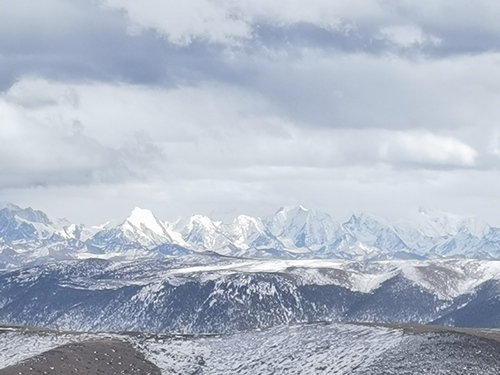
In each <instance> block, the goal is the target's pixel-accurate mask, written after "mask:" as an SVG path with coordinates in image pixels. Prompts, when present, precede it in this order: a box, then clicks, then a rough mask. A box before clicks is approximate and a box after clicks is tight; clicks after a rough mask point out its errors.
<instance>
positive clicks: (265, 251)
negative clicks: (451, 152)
mask: <svg viewBox="0 0 500 375" xmlns="http://www.w3.org/2000/svg"><path fill="white" fill-rule="evenodd" d="M206 251H209V252H216V253H219V254H222V255H227V256H236V257H247V258H248V257H250V258H280V259H304V258H332V259H352V260H384V259H429V258H442V257H465V258H478V259H496V258H499V257H500V229H499V228H495V227H491V226H490V225H488V224H487V223H485V222H484V221H482V220H481V219H478V218H473V217H461V216H457V215H452V214H446V213H443V212H439V211H436V210H429V209H420V210H419V212H418V214H417V215H416V217H415V219H414V220H411V221H405V222H389V221H387V220H385V219H383V218H379V217H376V216H372V215H369V214H366V213H359V214H354V215H352V216H351V217H350V218H348V219H347V220H345V221H336V220H334V219H333V218H332V217H331V216H330V215H328V214H326V213H324V212H321V211H318V210H310V209H306V208H304V207H302V206H299V207H282V208H280V209H279V210H278V211H277V212H276V213H274V214H273V215H271V216H269V217H266V218H263V219H261V218H258V217H251V216H247V215H239V216H237V217H236V218H235V219H234V220H233V221H231V222H227V223H226V222H222V221H216V220H212V219H211V218H209V217H207V216H203V215H193V216H190V217H187V218H184V219H181V220H178V221H177V222H175V223H168V222H165V221H162V220H160V219H159V218H157V217H156V216H155V215H154V214H153V213H152V212H151V211H149V210H145V209H141V208H135V209H134V210H133V211H132V212H131V213H130V215H129V216H128V217H126V218H125V219H122V220H112V221H109V222H107V223H105V224H103V225H99V226H93V227H86V226H84V225H78V224H72V223H70V222H68V221H67V220H65V219H54V218H50V217H49V216H47V215H46V214H44V213H43V212H41V211H37V210H33V209H31V208H25V209H23V208H20V207H18V206H15V205H5V206H3V208H2V209H0V264H1V265H2V266H1V267H2V268H12V267H18V266H22V265H24V264H31V263H33V262H37V263H40V262H44V261H50V260H51V259H52V260H57V259H81V258H89V257H101V258H111V257H115V258H116V257H118V258H124V259H131V258H148V257H149V258H154V257H158V256H161V255H165V254H170V255H172V254H189V253H192V252H206Z"/></svg>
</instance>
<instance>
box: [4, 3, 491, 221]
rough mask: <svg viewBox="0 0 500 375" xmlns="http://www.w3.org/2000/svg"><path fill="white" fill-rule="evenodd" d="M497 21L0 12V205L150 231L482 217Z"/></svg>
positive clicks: (372, 14)
mask: <svg viewBox="0 0 500 375" xmlns="http://www.w3.org/2000/svg"><path fill="white" fill-rule="evenodd" d="M499 12H500V5H498V3H497V2H496V1H492V0H491V1H490V0H481V1H479V2H476V3H474V4H471V3H470V2H466V1H461V0H460V1H451V0H440V1H437V2H436V1H430V0H429V1H427V0H424V1H413V0H404V1H386V0H368V1H362V2H361V1H357V0H355V1H348V2H345V1H344V2H342V1H329V0H328V1H327V0H312V1H309V2H307V3H306V2H304V1H300V0H291V1H287V2H283V1H273V2H269V1H263V0H253V1H250V0H248V1H247V0H243V1H238V2H231V1H228V0H217V1H214V0H197V1H194V0H186V1H182V2H175V3H174V2H172V1H171V0H162V1H160V0H144V1H141V2H137V1H134V2H133V1H128V0H123V1H116V0H79V1H74V2H68V1H63V0H43V1H39V2H36V3H32V2H30V1H28V0H19V1H16V2H15V3H14V2H10V3H9V2H3V3H1V4H0V63H1V64H2V74H1V76H0V115H1V118H2V124H1V125H0V143H1V145H2V147H1V148H0V175H1V176H2V178H1V179H0V195H1V196H2V197H3V200H14V201H16V202H17V203H21V204H22V203H23V202H26V203H27V204H28V205H30V204H32V205H35V203H30V200H31V201H33V202H34V201H36V202H38V203H40V204H41V206H40V208H44V207H45V206H44V205H46V207H50V206H51V205H53V206H54V207H55V206H57V205H58V206H60V207H61V211H62V209H63V208H66V207H68V206H71V202H72V200H73V203H74V201H75V199H76V198H75V197H81V199H82V202H85V203H81V204H80V203H78V204H80V206H79V207H80V209H81V211H82V215H88V217H92V215H95V214H92V212H91V210H89V209H88V208H87V209H86V208H85V207H86V206H89V204H88V202H94V201H96V202H100V204H101V205H103V207H104V206H105V207H107V208H106V209H107V210H109V211H112V210H118V212H123V210H125V208H123V207H125V206H128V205H130V206H132V207H133V206H135V205H141V204H143V205H145V206H147V207H150V208H154V207H155V202H160V203H158V205H159V206H160V209H161V210H163V212H164V213H165V215H166V216H168V215H170V214H169V210H172V212H179V213H181V212H182V213H192V212H197V211H200V212H204V213H210V212H212V211H214V212H219V213H224V212H232V211H231V210H233V208H235V207H236V208H237V211H238V212H241V211H245V209H248V210H249V211H248V213H254V214H259V215H260V214H264V213H267V212H269V210H272V209H274V208H275V207H276V206H280V205H283V204H300V203H302V204H305V205H310V206H313V207H319V208H321V206H323V205H324V206H325V207H330V208H331V209H332V210H337V211H339V212H348V211H353V210H370V207H372V208H375V211H377V210H381V211H383V210H384V207H385V210H392V211H393V213H394V214H396V213H397V212H401V211H402V210H403V209H404V208H403V207H406V208H407V207H408V206H409V205H411V204H413V203H415V200H416V199H417V198H413V197H415V196H418V197H419V198H418V199H422V200H421V201H419V202H417V204H422V205H427V204H434V205H436V206H441V207H443V208H445V209H446V207H444V206H443V205H441V204H439V202H447V203H446V205H448V206H449V207H451V209H452V207H453V203H455V204H456V205H457V207H462V208H463V209H464V210H472V208H473V204H472V203H470V204H469V203H466V202H475V203H476V204H477V205H481V207H484V208H483V209H480V208H478V210H482V211H483V212H486V213H488V212H489V211H490V208H491V207H490V205H489V204H487V203H485V202H486V201H487V199H490V200H491V199H493V200H495V199H497V196H496V195H495V193H494V192H493V191H492V190H491V188H490V187H489V186H490V185H491V183H490V182H489V181H490V180H492V181H496V177H495V176H496V175H495V173H496V171H497V170H498V166H499V162H500V159H499V158H500V152H499V151H498V150H499V146H498V144H499V142H498V118H500V109H499V108H500V107H499V106H498V105H497V103H498V101H499V100H500V97H499V96H500V76H499V75H498V66H499V61H500V54H499V48H500V38H499V34H500V26H499V24H498V16H499ZM13 36H14V37H13ZM470 179H476V180H477V181H474V182H473V181H469V180H470ZM101 196H102V197H105V198H100V197H101ZM9 197H11V198H9ZM58 199H60V203H59V200H58ZM45 200H47V203H44V202H45ZM104 201H106V202H104ZM141 202H142V203H141ZM370 202H371V203H370ZM417 204H416V205H417ZM389 206H390V207H389ZM269 207H272V209H269ZM391 207H392V208H391ZM86 210H87V211H86ZM127 210H128V208H127ZM452 210H453V209H452ZM77 211H78V210H76V209H75V212H77ZM85 211H86V213H85ZM472 211H473V210H472ZM375 213H377V212H375ZM379 213H381V214H383V212H379ZM77 214H79V213H78V212H77ZM102 215H103V216H106V214H102Z"/></svg>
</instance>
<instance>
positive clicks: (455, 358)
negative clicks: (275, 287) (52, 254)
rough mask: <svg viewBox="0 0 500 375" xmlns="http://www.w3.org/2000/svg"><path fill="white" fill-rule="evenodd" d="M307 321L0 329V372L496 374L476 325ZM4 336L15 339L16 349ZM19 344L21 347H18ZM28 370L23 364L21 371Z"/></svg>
mask: <svg viewBox="0 0 500 375" xmlns="http://www.w3.org/2000/svg"><path fill="white" fill-rule="evenodd" d="M411 330H412V331H411V333H409V328H408V327H407V328H405V329H402V328H396V327H378V326H361V325H351V324H308V325H297V326H290V327H277V328H272V329H268V330H263V331H248V332H242V333H239V334H236V335H227V336H226V335H222V336H212V337H196V336H182V335H168V334H138V333H132V334H111V333H110V334H104V333H101V334H94V335H86V336H82V334H78V333H76V334H72V333H58V332H55V331H43V330H25V329H23V330H21V329H19V328H15V327H3V328H1V329H0V348H1V349H2V351H0V353H1V354H0V374H2V375H11V374H16V375H17V374H19V373H24V372H26V373H43V371H47V372H48V373H51V374H68V373H71V372H75V373H95V371H94V372H92V369H97V368H99V369H100V370H101V371H102V370H104V372H105V373H106V374H115V373H117V374H135V373H142V374H152V375H153V374H155V375H156V374H160V373H164V374H168V373H203V374H222V373H240V374H255V373H259V374H264V375H265V374H275V373H282V374H288V373H304V374H331V373H338V374H375V375H377V374H421V373H422V372H427V373H433V374H441V373H443V374H444V373H453V374H470V373H484V374H487V375H488V374H497V373H498V372H499V371H500V357H499V355H498V353H499V352H500V343H499V342H498V341H497V339H498V334H496V335H495V336H494V339H488V338H485V337H484V332H483V331H482V330H468V332H456V331H455V330H449V329H445V328H437V327H425V326H424V327H422V326H412V327H411ZM9 342H10V343H12V342H14V343H16V344H17V347H16V349H14V348H13V346H12V345H9ZM23 349H26V351H25V350H23ZM28 370H29V371H28Z"/></svg>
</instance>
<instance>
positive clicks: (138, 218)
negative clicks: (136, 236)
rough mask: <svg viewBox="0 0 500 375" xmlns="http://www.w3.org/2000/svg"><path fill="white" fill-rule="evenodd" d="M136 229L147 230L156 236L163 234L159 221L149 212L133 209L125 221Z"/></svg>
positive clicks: (142, 209) (138, 208)
mask: <svg viewBox="0 0 500 375" xmlns="http://www.w3.org/2000/svg"><path fill="white" fill-rule="evenodd" d="M125 223H129V224H131V225H133V226H134V227H136V228H144V227H145V228H148V229H150V230H151V231H153V232H155V233H157V234H163V233H164V228H163V226H162V224H161V223H160V221H159V220H158V219H157V218H156V217H155V216H154V215H153V213H152V212H151V211H150V210H147V209H144V208H140V207H135V208H134V209H133V210H132V212H131V213H130V215H129V217H127V219H126V220H125Z"/></svg>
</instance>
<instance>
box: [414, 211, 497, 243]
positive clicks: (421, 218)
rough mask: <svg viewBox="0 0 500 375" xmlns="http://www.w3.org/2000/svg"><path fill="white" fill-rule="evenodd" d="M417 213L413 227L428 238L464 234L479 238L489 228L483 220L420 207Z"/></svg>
mask: <svg viewBox="0 0 500 375" xmlns="http://www.w3.org/2000/svg"><path fill="white" fill-rule="evenodd" d="M418 213H419V215H418V217H417V218H416V220H415V221H414V223H413V225H416V226H417V228H418V229H419V230H420V231H421V232H422V233H423V234H425V235H426V236H428V237H442V236H447V235H449V236H455V235H457V234H459V233H461V232H464V233H470V234H472V235H473V236H475V237H478V238H481V237H483V236H485V235H486V234H487V233H488V231H489V230H490V228H491V227H490V225H489V224H488V223H486V222H485V221H484V220H482V219H480V218H477V217H474V216H459V215H453V214H450V213H446V212H443V211H439V210H436V209H430V208H424V207H420V208H419V211H418ZM410 225H412V224H410Z"/></svg>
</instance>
